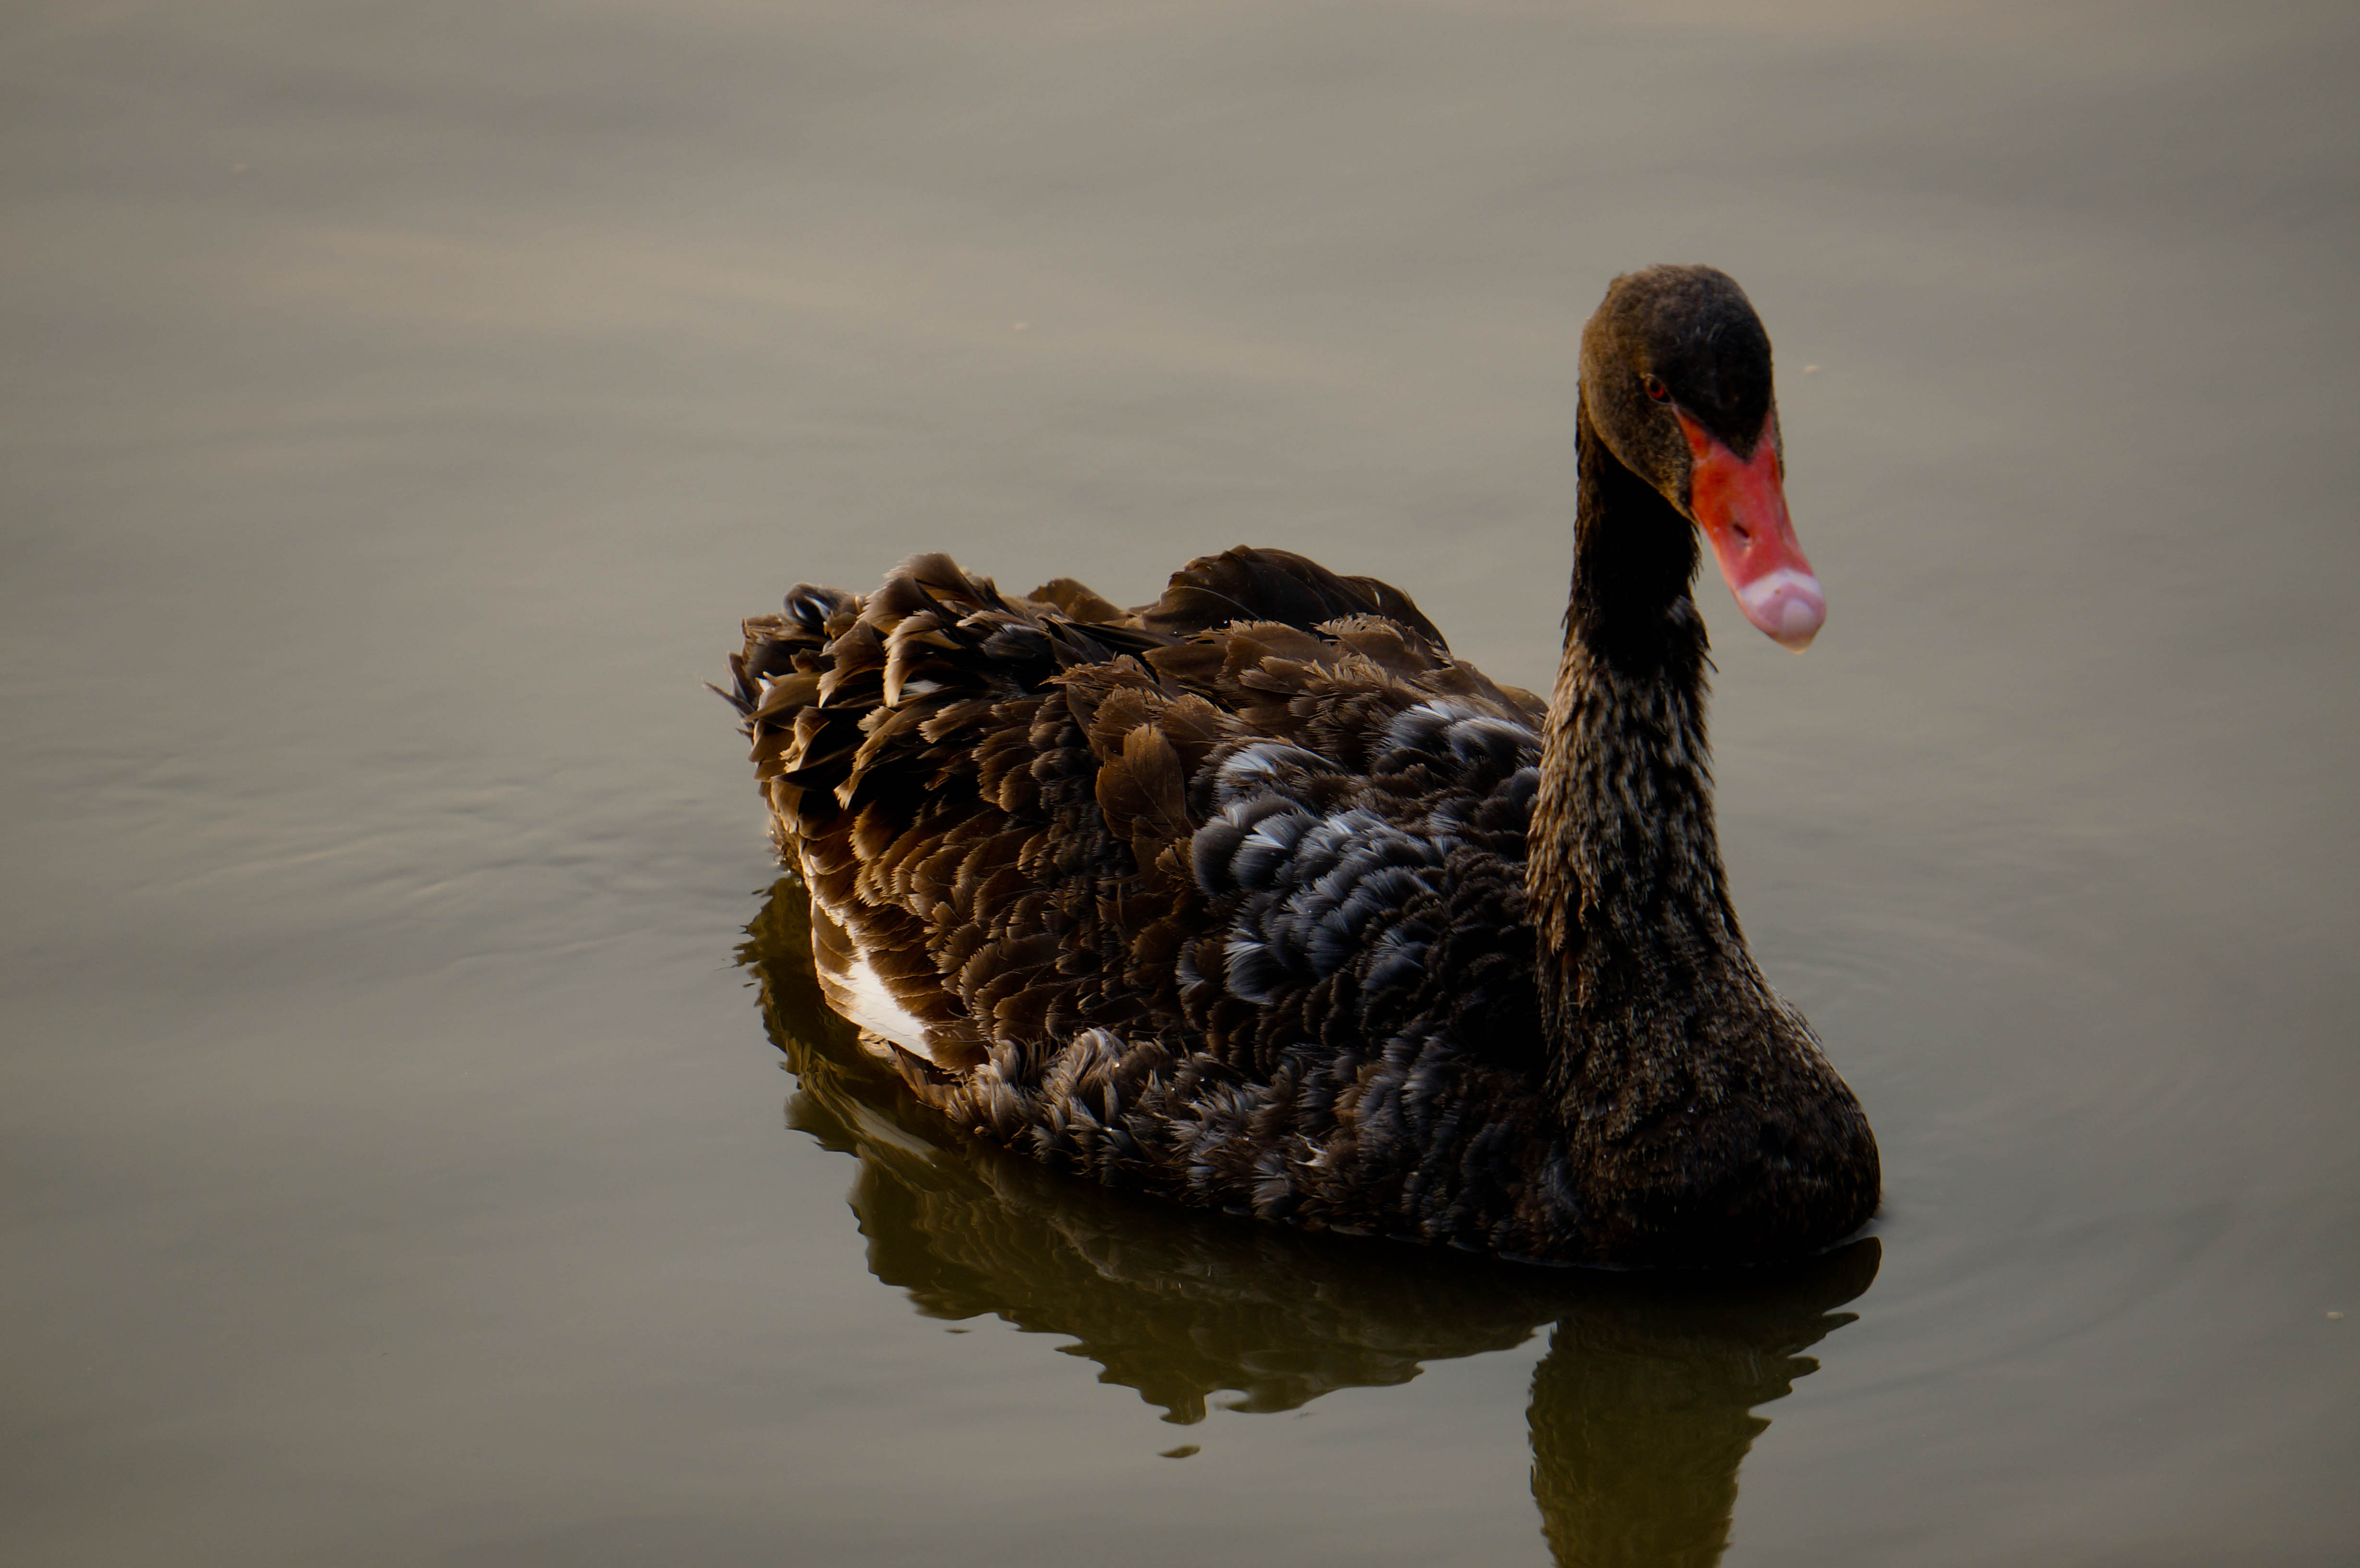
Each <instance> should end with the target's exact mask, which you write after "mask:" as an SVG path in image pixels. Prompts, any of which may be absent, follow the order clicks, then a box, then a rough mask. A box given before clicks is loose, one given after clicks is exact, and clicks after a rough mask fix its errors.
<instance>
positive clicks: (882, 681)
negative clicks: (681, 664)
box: [732, 268, 1877, 1263]
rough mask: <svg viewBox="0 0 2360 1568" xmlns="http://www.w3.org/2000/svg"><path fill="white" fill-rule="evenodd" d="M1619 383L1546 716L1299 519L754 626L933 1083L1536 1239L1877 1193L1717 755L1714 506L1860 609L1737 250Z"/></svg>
mask: <svg viewBox="0 0 2360 1568" xmlns="http://www.w3.org/2000/svg"><path fill="white" fill-rule="evenodd" d="M1749 325H1750V330H1751V334H1752V335H1751V336H1750V337H1749V336H1748V335H1747V331H1746V329H1747V328H1748V326H1749ZM1756 340H1758V343H1757V342H1756ZM1626 361H1628V362H1634V363H1626ZM1756 361H1758V365H1757V364H1756ZM1583 371H1584V377H1583V379H1584V397H1583V410H1582V416H1581V419H1580V425H1579V434H1580V441H1581V459H1582V495H1581V505H1580V512H1579V521H1578V523H1577V530H1576V561H1575V585H1574V594H1573V600H1572V603H1571V605H1570V606H1569V608H1568V615H1567V639H1566V652H1565V659H1564V663H1563V665H1562V667H1561V669H1560V671H1559V675H1558V679H1557V691H1556V693H1555V696H1554V698H1553V699H1552V701H1551V702H1548V703H1547V704H1546V705H1544V704H1543V703H1542V702H1540V701H1539V700H1538V699H1537V698H1535V697H1534V696H1532V695H1531V694H1529V693H1526V692H1523V691H1514V690H1512V689H1508V688H1504V687H1501V686H1498V685H1495V684H1494V683H1492V682H1491V681H1488V680H1486V679H1485V678H1484V677H1483V676H1482V675H1481V674H1480V672H1479V671H1477V670H1475V669H1474V668H1473V667H1471V666H1470V665H1467V664H1465V663H1462V662H1460V661H1459V660H1458V659H1454V658H1452V657H1451V655H1450V654H1449V652H1448V648H1447V647H1446V646H1445V644H1444V642H1443V639H1442V637H1441V635H1440V634H1439V633H1438V632H1437V631H1436V629H1435V628H1434V627H1433V626H1431V624H1429V623H1428V622H1427V621H1426V618H1425V616H1424V615H1420V614H1419V613H1418V611H1417V609H1416V607H1415V605H1414V604H1411V603H1410V601H1409V599H1408V598H1407V596H1406V595H1404V594H1402V593H1399V592H1398V591H1397V590H1394V589H1392V588H1390V587H1387V586H1386V585H1384V584H1382V583H1375V582H1372V581H1371V580H1369V579H1366V578H1346V577H1339V576H1338V575H1336V574H1335V573H1332V572H1327V571H1325V570H1324V569H1322V568H1320V567H1317V566H1315V565H1313V564H1312V563H1311V562H1309V561H1304V560H1303V559H1301V558H1300V557H1296V556H1292V555H1288V554H1285V553H1284V552H1281V551H1273V550H1231V551H1229V552H1228V553H1226V554H1224V555H1220V556H1212V557H1207V558H1204V559H1202V560H1199V561H1194V562H1192V563H1191V564H1190V565H1189V566H1188V567H1186V568H1185V569H1184V570H1183V571H1182V572H1179V573H1178V574H1177V575H1175V577H1174V578H1173V580H1172V584H1171V586H1170V588H1169V589H1167V590H1166V592H1165V593H1164V597H1163V598H1162V600H1160V601H1159V602H1158V603H1157V604H1153V605H1149V606H1145V607H1143V608H1142V609H1139V610H1135V611H1129V612H1126V611H1122V610H1119V609H1117V608H1116V607H1115V606H1114V605H1112V604H1109V603H1107V602H1106V601H1104V600H1102V599H1100V598H1098V596H1097V595H1096V594H1094V593H1090V592H1089V591H1088V590H1087V589H1084V588H1081V587H1080V586H1079V585H1078V584H1076V583H1071V582H1068V581H1064V580H1060V581H1059V582H1057V583H1051V584H1049V585H1047V586H1045V587H1043V588H1042V589H1040V590H1037V591H1035V592H1034V593H1032V594H1029V595H1025V596H1023V597H1021V598H1020V597H1011V596H1004V595H1002V594H1000V593H998V592H997V591H996V590H995V589H994V588H993V587H992V585H991V583H989V580H986V579H978V578H975V577H971V576H969V575H967V573H965V572H962V571H961V570H960V569H959V568H958V567H957V566H956V565H955V564H954V563H953V562H951V561H949V560H948V559H947V558H945V557H942V556H922V557H918V558H915V559H913V560H912V561H907V562H905V563H904V564H903V565H902V566H901V568H900V569H898V570H897V571H896V572H894V573H893V575H892V576H890V578H888V579H887V581H886V583H885V584H884V585H883V586H882V587H881V588H880V589H879V590H878V591H877V592H876V593H872V594H869V596H867V597H866V598H865V599H862V598H855V597H854V596H852V595H849V594H845V593H836V592H834V591H832V590H825V589H814V588H809V587H799V588H797V589H796V590H795V591H794V592H793V593H791V594H790V595H789V596H788V600H787V611H786V614H784V615H772V616H764V617H760V618H758V619H756V620H753V621H749V622H748V623H747V627H746V631H747V643H746V648H745V651H744V652H743V653H742V654H741V655H740V656H738V658H737V659H735V660H733V667H734V669H735V671H736V680H735V682H734V687H735V690H734V692H733V693H732V695H733V700H734V701H736V702H737V703H738V705H739V707H740V709H741V711H742V712H743V713H745V714H746V716H747V729H748V734H749V735H751V736H752V737H753V741H754V754H755V757H756V761H757V764H758V768H759V775H760V778H761V780H762V783H763V787H764V789H765V791H766V793H767V795H768V798H769V800H770V807H771V811H772V818H773V825H774V828H775V830H776V832H777V834H778V839H779V844H780V847H781V855H782V856H783V857H784V858H786V859H788V860H789V861H790V862H791V863H792V864H793V865H795V866H797V867H798V868H799V870H800V871H801V873H802V875H803V879H804V881H805V883H806V884H807V886H808V887H810V889H811V893H812V898H813V906H814V932H815V936H814V951H815V956H816V959H817V963H818V968H819V972H820V976H821V981H822V984H823V985H824V987H825V991H826V994H827V996H828V999H829V1002H830V1005H831V1006H832V1007H835V1008H836V1010H837V1011H838V1012H840V1013H842V1014H843V1015H844V1016H845V1017H847V1018H850V1019H852V1020H853V1021H854V1022H855V1023H857V1024H858V1025H859V1026H860V1027H861V1029H863V1031H864V1036H865V1038H866V1039H867V1040H869V1043H870V1045H871V1048H872V1049H874V1050H875V1051H878V1052H879V1053H880V1054H881V1055H884V1056H886V1057H887V1058H888V1059H890V1061H892V1062H894V1063H895V1064H896V1065H897V1066H898V1067H899V1068H900V1070H901V1076H902V1077H903V1079H904V1080H905V1081H906V1082H907V1083H909V1085H910V1087H911V1089H912V1092H913V1093H915V1094H917V1095H918V1096H919V1097H920V1098H921V1099H923V1100H924V1101H926V1102H927V1103H929V1104H931V1105H935V1106H936V1107H938V1108H939V1109H941V1110H942V1111H944V1112H945V1114H946V1115H948V1116H951V1117H952V1118H953V1119H954V1120H956V1121H958V1122H960V1123H962V1124H964V1125H967V1126H969V1127H973V1128H974V1129H975V1130H976V1131H977V1132H978V1133H981V1134H988V1135H989V1136H991V1137H993V1138H998V1139H1000V1140H1001V1141H1004V1142H1007V1143H1009V1144H1011V1145H1015V1146H1017V1147H1020V1148H1023V1149H1028V1150H1030V1151H1031V1152H1032V1153H1034V1154H1036V1155H1038V1156H1039V1157H1040V1158H1042V1159H1043V1160H1048V1161H1050V1162H1051V1163H1053V1164H1057V1165H1061V1166H1065V1167H1067V1168H1069V1169H1072V1170H1074V1171H1077V1172H1081V1173H1084V1174H1087V1175H1089V1176H1093V1177H1095V1178H1097V1179H1098V1180H1099V1181H1104V1182H1107V1183H1108V1184H1109V1185H1114V1186H1120V1187H1128V1188H1135V1189H1138V1190H1142V1191H1145V1192H1156V1193H1160V1194H1162V1195H1164V1196H1167V1197H1170V1198H1174V1199H1177V1200H1180V1201H1183V1202H1186V1203H1199V1204H1206V1205H1210V1206H1214V1207H1218V1208H1223V1209H1229V1210H1232V1211H1237V1212H1241V1213H1250V1214H1256V1215H1259V1216H1262V1217H1264V1218H1268V1219H1274V1220H1284V1221H1288V1222H1292V1223H1295V1224H1301V1225H1313V1226H1324V1227H1327V1228H1334V1229H1340V1230H1351V1231H1361V1232H1370V1233H1374V1234H1380V1235H1385V1236H1399V1237H1404V1238H1409V1239H1415V1240H1420V1241H1425V1242H1428V1243H1443V1242H1448V1243H1451V1244H1454V1245H1459V1246H1463V1247H1473V1248H1477V1249H1480V1250H1483V1251H1489V1252H1495V1253H1499V1254H1502V1255H1505V1256H1510V1257H1516V1258H1534V1259H1541V1260H1548V1261H1558V1262H1612V1263H1715V1262H1742V1261H1754V1260H1760V1259H1765V1258H1775V1257H1779V1256H1785V1255H1789V1254H1793V1253H1796V1252H1799V1251H1805V1250H1808V1249H1810V1248H1813V1247H1819V1246H1823V1245H1825V1244H1827V1243H1829V1242H1831V1241H1833V1240H1836V1239H1837V1238H1839V1237H1841V1236H1844V1235H1846V1234H1848V1233H1849V1232H1851V1231H1852V1230H1853V1229H1855V1228H1857V1227H1858V1226H1859V1225H1861V1224H1862V1223H1863V1221H1865V1220H1866V1219H1867V1217H1868V1216H1869V1214H1870V1213H1871V1212H1872V1211H1873V1210H1874V1206H1875V1203H1876V1193H1877V1162H1876V1152H1875V1145H1874V1140H1873V1138H1871V1137H1870V1135H1869V1131H1868V1127H1867V1124H1866V1121H1865V1119H1864V1118H1863V1116H1862V1115H1861V1112H1860V1108H1859V1106H1858V1104H1857V1103H1856V1102H1855V1101H1854V1100H1853V1098H1852V1094H1851V1093H1850V1091H1849V1090H1848V1089H1846V1088H1845V1086H1844V1084H1843V1083H1842V1081H1841V1079H1840V1078H1838V1077H1837V1075H1836V1074H1835V1073H1834V1071H1833V1069H1832V1068H1830V1066H1829V1065H1828V1063H1827V1062H1826V1060H1825V1058H1824V1057H1823V1056H1822V1055H1821V1054H1820V1051H1819V1047H1818V1043H1817V1041H1816V1040H1814V1038H1813V1037H1812V1035H1811V1032H1810V1029H1809V1027H1808V1025H1807V1024H1806V1023H1805V1022H1804V1021H1803V1019H1802V1018H1801V1017H1800V1016H1799V1015H1798V1014H1797V1013H1796V1012H1795V1011H1794V1010H1793V1009H1792V1008H1791V1007H1787V1006H1786V1004H1785V1003H1784V1002H1783V1001H1781V1000H1780V999H1779V998H1778V997H1777V996H1776V995H1775V993H1774V992H1772V991H1771V990H1770V988H1769V986H1768V985H1766V984H1765V982H1764V980H1763V978H1762V976H1761V974H1760V972H1759V971H1758V970H1757V969H1756V968H1755V966H1754V963H1753V960H1752V958H1751V957H1750V956H1749V955H1748V953H1747V952H1746V949H1745V945H1744V942H1743V938H1742V936H1741V935H1740V933H1739V931H1738V927H1737V923H1736V920H1735V919H1734V917H1733V915H1732V913H1731V910H1730V906H1729V901H1728V898H1727V894H1726V891H1725V889H1724V887H1723V878H1722V872H1721V856H1720V851H1719V847H1718V844H1717V841H1716V839H1715V836H1714V828H1713V815H1712V803H1711V789H1710V778H1709V776H1708V773H1707V763H1706V757H1707V753H1706V746H1705V737H1704V724H1703V668H1704V652H1705V637H1704V628H1703V623H1702V621H1701V620H1700V618H1699V616H1698V615H1697V613H1696V608H1695V604H1694V603H1693V601H1692V600H1691V599H1690V598H1689V596H1688V583H1689V579H1690V578H1691V577H1692V575H1693V573H1694V570H1695V566H1696V559H1697V557H1696V544H1695V538H1694V533H1693V531H1692V528H1691V523H1690V517H1697V518H1698V519H1699V522H1700V523H1701V524H1702V526H1704V527H1705V528H1707V530H1708V532H1709V533H1713V537H1714V539H1715V544H1716V548H1717V550H1720V552H1721V555H1722V558H1723V563H1724V566H1725V567H1726V568H1727V569H1728V570H1729V571H1730V572H1731V577H1732V587H1733V588H1734V589H1735V590H1736V591H1737V592H1738V594H1739V598H1740V602H1741V604H1744V606H1745V608H1746V611H1747V614H1748V615H1749V616H1751V617H1752V618H1754V620H1755V622H1756V624H1757V625H1762V626H1764V627H1765V630H1768V631H1770V632H1771V633H1772V634H1773V635H1775V636H1778V637H1780V638H1781V640H1785V641H1789V642H1793V643H1799V642H1805V641H1808V638H1809V636H1810V634H1811V633H1812V632H1814V631H1816V629H1817V627H1818V625H1819V615H1820V614H1821V611H1820V607H1819V604H1820V602H1819V598H1818V587H1817V583H1816V581H1815V580H1813V579H1811V578H1810V577H1809V576H1808V567H1807V566H1805V565H1803V564H1802V558H1801V555H1800V552H1799V550H1794V549H1792V543H1793V538H1792V532H1791V529H1789V528H1786V523H1785V514H1784V502H1783V497H1782V496H1781V495H1779V492H1778V489H1777V480H1778V474H1777V463H1778V461H1779V460H1778V454H1777V448H1776V440H1777V438H1776V427H1775V413H1774V412H1773V411H1772V409H1771V407H1770V398H1769V359H1768V342H1767V339H1766V338H1764V337H1762V336H1761V334H1760V327H1759V323H1758V322H1757V321H1754V318H1753V313H1752V310H1751V307H1750V306H1747V305H1745V303H1744V297H1743V294H1742V293H1740V292H1738V291H1737V289H1736V286H1735V285H1734V284H1733V283H1731V282H1729V281H1728V280H1727V279H1726V278H1722V277H1721V275H1720V274H1718V273H1711V272H1709V271H1707V270H1706V269H1701V268H1655V269H1651V270H1650V271H1649V272H1646V273H1641V274H1635V275H1633V276H1632V277H1630V278H1622V279H1618V280H1617V282H1616V285H1615V289H1613V290H1612V291H1610V293H1609V296H1608V300H1607V304H1606V306H1604V307H1602V308H1601V311H1600V313H1599V316H1598V318H1597V319H1596V320H1595V321H1593V322H1592V324H1591V327H1590V332H1589V333H1588V334H1587V335H1586V336H1585V344H1584V365H1583ZM1618 376H1619V377H1621V378H1622V379H1623V380H1627V381H1629V383H1630V387H1627V388H1626V387H1621V386H1619V385H1615V386H1609V385H1607V383H1609V382H1610V381H1611V380H1613V379H1614V378H1616V377H1618ZM1633 389H1636V390H1637V397H1635V398H1633V397H1630V396H1627V395H1624V394H1627V393H1628V392H1630V391H1631V390H1633ZM1651 405H1653V406H1652V407H1651ZM1633 419H1636V420H1637V421H1639V422H1637V423H1636V424H1635V425H1634V424H1633ZM1649 419H1655V420H1656V423H1655V424H1653V425H1650V424H1649V423H1647V422H1646V421H1647V420H1649ZM1675 420H1677V422H1674V421H1675ZM1765 476H1766V477H1765ZM1667 478H1668V480H1669V481H1671V483H1667ZM1765 485H1766V486H1767V488H1766V490H1765ZM1765 495H1766V496H1767V497H1768V498H1769V499H1768V500H1765V498H1764V497H1765ZM1732 497H1733V498H1732ZM1770 501H1775V502H1776V506H1775V517H1772V516H1770V514H1769V512H1768V511H1767V510H1765V508H1766V507H1768V506H1769V503H1770ZM1732 519H1733V521H1732ZM1715 529H1721V530H1723V531H1724V532H1727V533H1730V534H1732V535H1733V540H1732V539H1724V538H1723V537H1722V533H1719V532H1714V530H1715ZM1748 551H1751V552H1752V553H1751V554H1750V555H1749V554H1748V553H1747V552H1748ZM1732 560H1734V561H1735V564H1732ZM1749 594H1750V595H1751V597H1749ZM1806 622H1808V625H1806V624H1805V623H1806Z"/></svg>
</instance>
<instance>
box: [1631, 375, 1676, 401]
mask: <svg viewBox="0 0 2360 1568" xmlns="http://www.w3.org/2000/svg"><path fill="white" fill-rule="evenodd" d="M1639 385H1640V386H1642V387H1645V388H1646V389H1647V396H1648V397H1653V398H1654V399H1655V401H1656V402H1658V403H1668V402H1670V401H1671V400H1672V394H1671V389H1670V388H1669V387H1666V386H1665V385H1664V384H1663V383H1662V382H1661V381H1658V380H1656V379H1655V377H1654V376H1641V377H1639Z"/></svg>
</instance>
